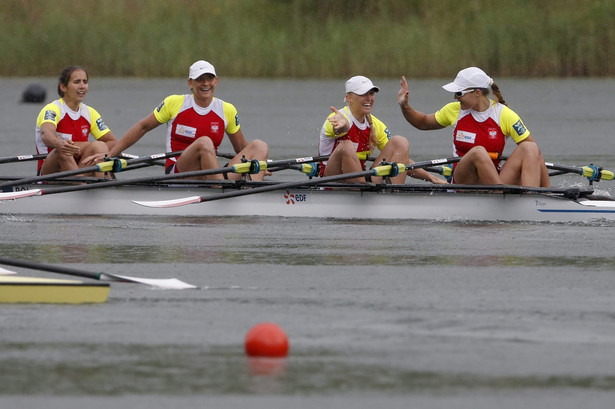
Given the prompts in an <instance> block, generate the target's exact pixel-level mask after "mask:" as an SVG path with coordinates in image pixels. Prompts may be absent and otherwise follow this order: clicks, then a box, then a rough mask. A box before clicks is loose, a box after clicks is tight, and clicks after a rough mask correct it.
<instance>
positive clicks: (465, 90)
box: [455, 88, 476, 98]
mask: <svg viewBox="0 0 615 409" xmlns="http://www.w3.org/2000/svg"><path fill="white" fill-rule="evenodd" d="M474 91H476V88H472V89H464V90H463V91H457V92H455V96H456V97H457V98H461V97H463V96H464V95H465V94H469V93H470V92H474Z"/></svg>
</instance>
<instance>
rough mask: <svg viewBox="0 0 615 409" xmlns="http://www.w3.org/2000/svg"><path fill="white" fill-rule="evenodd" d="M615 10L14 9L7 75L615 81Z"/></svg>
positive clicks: (149, 5) (20, 1) (16, 4)
mask: <svg viewBox="0 0 615 409" xmlns="http://www.w3.org/2000/svg"><path fill="white" fill-rule="evenodd" d="M614 15H615V2H613V1H611V0H559V1H557V2H551V1H547V0H534V1H530V0H508V1H506V2H499V1H493V0H468V1H465V2H459V1H452V0H442V1H433V0H378V1H373V0H225V1H219V0H218V1H214V0H81V1H74V0H54V1H45V0H2V2H0V24H1V25H2V30H0V44H2V45H3V47H2V53H0V76H7V77H11V76H19V77H26V76H56V75H57V74H58V72H59V71H60V70H61V69H62V68H63V67H65V66H67V65H72V64H75V65H82V66H84V67H86V68H87V69H88V71H90V73H91V74H93V75H96V76H98V77H100V76H109V77H116V76H121V77H185V76H186V70H187V67H188V66H189V65H190V64H191V63H192V62H194V61H195V60H198V59H206V60H209V61H210V62H212V63H213V64H214V65H215V66H216V69H218V70H219V71H220V73H223V75H224V76H225V77H253V78H343V77H348V76H351V75H356V74H358V73H360V74H362V75H367V76H372V77H380V78H399V77H400V76H401V75H406V76H407V77H411V78H434V77H450V76H451V75H453V74H455V73H457V71H459V70H460V69H461V68H464V67H467V66H472V65H475V66H479V67H481V68H483V69H484V70H485V71H486V72H488V73H489V74H490V75H491V76H496V77H503V76H508V77H612V76H615V25H613V21H612V16H614Z"/></svg>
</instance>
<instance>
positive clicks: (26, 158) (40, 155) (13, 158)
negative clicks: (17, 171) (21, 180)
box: [0, 153, 47, 163]
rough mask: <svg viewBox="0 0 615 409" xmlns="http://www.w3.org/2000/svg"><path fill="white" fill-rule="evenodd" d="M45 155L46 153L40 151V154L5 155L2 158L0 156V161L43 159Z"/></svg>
mask: <svg viewBox="0 0 615 409" xmlns="http://www.w3.org/2000/svg"><path fill="white" fill-rule="evenodd" d="M46 157H47V154H46V153H41V154H36V155H18V156H7V157H4V158H0V163H13V162H27V161H29V160H39V159H45V158H46Z"/></svg>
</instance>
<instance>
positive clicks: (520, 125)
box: [513, 119, 527, 136]
mask: <svg viewBox="0 0 615 409" xmlns="http://www.w3.org/2000/svg"><path fill="white" fill-rule="evenodd" d="M513 129H514V130H515V132H517V135H519V136H521V135H523V134H524V133H526V132H527V129H526V128H525V125H523V122H521V120H520V119H519V120H518V121H517V122H516V123H515V124H514V125H513Z"/></svg>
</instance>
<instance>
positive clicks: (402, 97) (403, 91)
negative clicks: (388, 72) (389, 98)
mask: <svg viewBox="0 0 615 409" xmlns="http://www.w3.org/2000/svg"><path fill="white" fill-rule="evenodd" d="M409 94H410V91H409V90H408V81H406V77H404V76H402V77H401V88H400V89H399V92H397V103H399V105H405V104H407V103H408V95H409Z"/></svg>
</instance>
